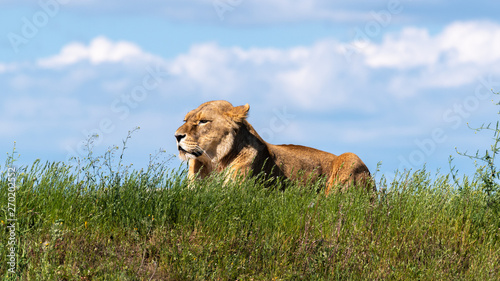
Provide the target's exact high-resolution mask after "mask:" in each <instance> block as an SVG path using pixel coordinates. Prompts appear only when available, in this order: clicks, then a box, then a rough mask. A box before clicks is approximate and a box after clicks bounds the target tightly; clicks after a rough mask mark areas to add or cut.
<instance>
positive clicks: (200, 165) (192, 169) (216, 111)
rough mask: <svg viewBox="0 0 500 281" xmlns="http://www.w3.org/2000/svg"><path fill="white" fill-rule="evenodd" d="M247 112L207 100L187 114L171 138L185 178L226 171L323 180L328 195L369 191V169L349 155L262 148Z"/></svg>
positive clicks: (297, 147)
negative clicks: (360, 188) (184, 163)
mask: <svg viewBox="0 0 500 281" xmlns="http://www.w3.org/2000/svg"><path fill="white" fill-rule="evenodd" d="M249 109H250V106H249V105H248V104H246V105H243V106H238V107H233V106H232V105H231V104H230V103H229V102H227V101H211V102H206V103H204V104H202V105H200V106H199V107H198V108H197V109H194V110H192V111H190V112H189V113H188V114H186V117H185V119H184V121H185V123H184V125H182V126H181V127H179V129H177V131H176V133H175V135H176V138H177V140H178V148H179V154H180V157H181V159H183V160H188V162H189V173H188V174H189V177H191V178H193V177H194V176H196V175H198V176H199V177H201V178H204V177H206V176H208V175H209V174H210V173H211V172H221V171H223V170H225V169H228V170H229V171H232V172H233V173H234V174H237V173H242V174H244V175H247V174H249V173H252V174H253V175H257V174H260V173H264V174H265V175H266V176H268V177H273V178H279V177H285V178H289V179H292V180H300V181H306V180H308V179H311V180H314V179H316V178H318V177H321V176H326V177H327V187H326V192H327V193H328V192H329V191H330V189H331V188H332V187H333V186H340V187H341V188H346V187H348V186H350V185H352V184H356V185H366V187H367V188H374V186H373V184H372V180H371V176H370V172H369V170H368V168H367V167H366V165H365V164H364V163H363V161H361V159H360V158H359V157H358V156H357V155H355V154H353V153H344V154H341V155H339V156H336V155H334V154H331V153H328V152H324V151H321V150H317V149H314V148H310V147H305V146H300V145H273V144H270V143H267V142H266V141H264V140H263V139H262V138H261V137H260V136H259V134H258V133H257V132H256V131H255V129H254V128H253V127H252V125H250V123H248V121H247V116H248V111H249ZM200 121H201V122H200Z"/></svg>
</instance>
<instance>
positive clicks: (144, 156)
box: [0, 0, 500, 178]
mask: <svg viewBox="0 0 500 281" xmlns="http://www.w3.org/2000/svg"><path fill="white" fill-rule="evenodd" d="M499 10H500V2H497V1H491V0H478V1H450V0H433V1H428V0H421V1H416V0H413V1H410V0H384V1H374V0H370V1H368V0H354V1H353V0H351V1H344V0H342V1H331V0H329V1H327V0H310V1H293V0H287V1H285V0H266V1H263V0H254V1H248V0H198V1H194V0H169V1H159V0H145V1H130V0H119V1H118V0H108V1H105V2H103V1H96V0H39V1H27V0H0V22H1V24H0V85H2V94H1V95H0V148H1V151H0V152H1V153H3V154H2V158H3V159H4V160H5V158H6V156H7V153H9V152H11V151H12V149H13V147H14V142H15V147H16V151H17V152H18V153H19V154H20V158H19V160H18V165H29V164H31V163H33V161H35V159H41V161H42V162H44V161H67V160H68V159H70V158H71V157H85V156H86V155H87V154H86V151H85V149H84V148H85V147H84V143H85V141H86V140H87V139H88V137H89V136H90V135H93V134H98V135H99V137H98V138H97V139H96V140H95V142H94V145H95V148H94V149H95V151H96V153H104V152H105V151H106V150H107V149H108V148H110V147H113V146H115V145H118V146H121V145H122V141H123V140H124V139H125V138H126V137H127V134H128V132H129V131H131V130H134V128H136V127H140V129H139V130H137V131H135V132H134V133H133V134H132V137H131V138H130V139H129V140H128V142H127V149H126V151H125V156H124V163H125V164H127V165H129V164H133V167H134V168H142V167H145V166H147V163H148V161H149V157H150V154H153V155H154V154H155V153H156V152H157V151H159V150H165V151H166V154H167V155H175V154H177V151H176V144H175V138H174V132H175V130H176V129H177V128H178V127H179V126H180V125H181V124H182V120H183V118H184V115H185V114H186V113H187V112H188V111H190V110H192V109H194V108H196V107H198V106H199V105H200V104H201V103H203V102H206V101H210V100H219V99H224V100H228V101H229V102H231V103H232V104H233V105H235V106H237V105H243V104H246V103H248V104H249V105H250V116H249V119H248V120H249V122H250V123H251V124H253V126H254V127H255V128H256V130H257V132H259V133H260V134H261V136H262V137H263V138H264V139H265V140H266V141H268V142H270V143H273V144H301V145H306V146H311V147H314V148H318V149H321V150H325V151H328V152H331V153H334V154H337V155H338V154H342V153H344V152H354V153H356V154H358V155H359V156H360V157H361V159H363V161H364V162H365V163H366V164H367V166H368V167H369V169H370V170H371V171H372V173H375V171H376V170H377V167H378V169H379V171H378V172H376V176H377V178H380V177H381V176H382V175H384V176H385V177H387V178H391V177H392V176H394V173H395V172H396V171H403V170H410V169H411V170H417V169H421V168H423V167H424V166H425V167H426V169H427V170H428V171H429V172H432V173H434V172H440V173H444V174H446V173H448V172H449V157H450V155H451V156H453V157H454V158H455V160H454V162H452V163H453V165H455V166H456V167H457V168H458V169H459V171H460V173H461V174H470V173H472V172H474V170H475V168H474V163H473V161H471V160H470V159H468V158H465V157H462V156H459V155H458V154H457V150H458V151H461V152H465V151H467V152H469V153H471V154H475V153H476V151H477V150H479V151H480V153H483V152H484V151H485V150H486V149H488V147H489V146H490V145H491V144H492V134H491V132H479V133H477V134H476V133H475V132H474V130H472V129H470V128H469V127H473V128H474V127H479V126H481V124H483V123H486V124H488V123H496V121H497V120H498V111H499V108H498V106H497V105H496V103H497V102H498V100H499V98H498V97H499V96H497V95H494V94H493V93H492V91H494V92H500V21H499V20H498V11H499ZM4 160H2V159H0V163H1V164H3V163H4V162H5V161H4ZM379 163H380V165H379ZM170 165H171V166H172V167H178V166H179V165H181V162H180V160H179V159H178V158H176V159H173V160H171V163H170ZM2 166H3V165H2Z"/></svg>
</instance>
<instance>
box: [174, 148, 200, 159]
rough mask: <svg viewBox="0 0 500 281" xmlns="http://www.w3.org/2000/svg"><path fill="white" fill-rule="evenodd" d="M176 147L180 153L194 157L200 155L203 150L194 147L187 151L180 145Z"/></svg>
mask: <svg viewBox="0 0 500 281" xmlns="http://www.w3.org/2000/svg"><path fill="white" fill-rule="evenodd" d="M177 149H178V150H179V152H180V153H185V154H190V155H193V156H194V157H200V156H201V155H202V154H203V151H202V150H201V149H194V150H192V151H187V150H185V149H184V148H183V147H182V146H180V145H179V146H177Z"/></svg>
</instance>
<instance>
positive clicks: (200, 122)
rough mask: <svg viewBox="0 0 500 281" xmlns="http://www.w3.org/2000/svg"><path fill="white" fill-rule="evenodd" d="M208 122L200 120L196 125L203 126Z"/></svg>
mask: <svg viewBox="0 0 500 281" xmlns="http://www.w3.org/2000/svg"><path fill="white" fill-rule="evenodd" d="M208 122H210V121H209V120H200V121H198V125H204V124H207V123H208Z"/></svg>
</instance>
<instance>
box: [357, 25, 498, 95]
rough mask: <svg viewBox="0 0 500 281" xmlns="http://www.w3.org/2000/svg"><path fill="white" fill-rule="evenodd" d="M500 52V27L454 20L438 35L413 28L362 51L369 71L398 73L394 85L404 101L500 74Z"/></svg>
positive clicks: (394, 78)
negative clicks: (429, 92) (420, 92)
mask: <svg viewBox="0 0 500 281" xmlns="http://www.w3.org/2000/svg"><path fill="white" fill-rule="evenodd" d="M498 50H500V25H499V24H496V23H491V22H484V21H470V22H455V23H452V24H450V25H448V26H446V27H445V28H444V29H443V30H442V32H440V33H437V34H435V35H430V34H429V32H428V31H427V30H426V29H423V28H414V27H408V28H405V29H403V30H402V31H401V32H400V33H392V34H389V35H386V36H385V37H384V39H383V41H382V42H381V43H380V44H377V43H374V42H370V43H368V44H367V45H366V46H365V47H364V48H360V49H359V51H360V52H361V53H362V55H363V57H364V59H365V62H366V65H367V66H368V67H371V68H375V69H388V70H389V69H392V70H398V72H397V73H395V75H394V76H393V78H392V81H390V82H389V84H390V89H391V90H392V92H393V93H396V95H397V96H400V97H404V96H412V95H414V94H416V93H417V92H418V91H419V90H420V89H428V88H450V87H458V86H463V85H466V84H469V83H472V82H474V81H477V79H478V77H480V76H485V75H500V52H499V51H498Z"/></svg>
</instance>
